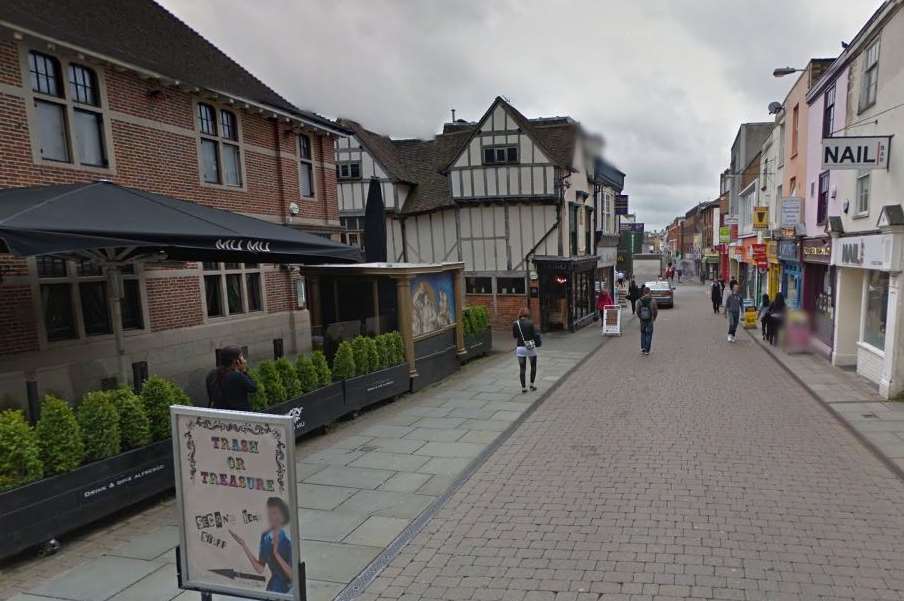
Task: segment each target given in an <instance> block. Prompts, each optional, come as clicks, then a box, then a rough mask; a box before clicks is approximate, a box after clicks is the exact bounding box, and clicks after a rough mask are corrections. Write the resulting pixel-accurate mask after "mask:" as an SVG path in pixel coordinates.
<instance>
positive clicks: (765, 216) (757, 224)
mask: <svg viewBox="0 0 904 601" xmlns="http://www.w3.org/2000/svg"><path fill="white" fill-rule="evenodd" d="M753 229H755V230H768V229H769V207H753Z"/></svg>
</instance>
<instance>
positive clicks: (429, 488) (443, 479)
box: [417, 474, 455, 497]
mask: <svg viewBox="0 0 904 601" xmlns="http://www.w3.org/2000/svg"><path fill="white" fill-rule="evenodd" d="M425 475H427V474H425ZM429 477H430V479H429V480H427V483H426V484H424V485H423V486H421V487H420V488H419V489H417V493H418V494H422V495H433V496H435V497H438V496H440V495H442V494H444V493H445V492H446V491H447V490H449V487H450V486H452V483H453V482H455V476H450V475H448V474H436V475H434V476H429Z"/></svg>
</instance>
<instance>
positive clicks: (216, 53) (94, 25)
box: [0, 0, 335, 128]
mask: <svg viewBox="0 0 904 601" xmlns="http://www.w3.org/2000/svg"><path fill="white" fill-rule="evenodd" d="M0 24H5V25H7V26H9V27H11V28H13V29H21V30H22V31H23V32H24V33H30V34H33V35H35V36H38V37H46V38H49V39H51V40H54V41H57V42H60V43H65V44H70V45H72V46H74V47H76V48H79V49H83V50H85V51H88V52H92V53H97V54H99V55H101V56H103V57H106V58H108V59H111V60H114V61H118V62H121V63H123V64H124V65H128V66H133V67H137V68H140V69H144V70H147V71H150V72H152V73H156V74H159V75H161V76H165V77H170V78H172V79H174V80H178V81H181V82H184V83H190V84H192V85H196V86H199V87H203V88H206V89H209V90H214V91H219V92H222V93H224V94H229V95H233V96H236V97H238V98H243V99H245V100H248V101H250V102H254V103H257V104H260V105H265V106H268V107H272V108H274V109H278V110H280V111H283V112H286V113H290V114H293V115H298V116H302V117H305V118H307V119H309V120H310V121H312V122H313V123H312V124H314V125H323V126H325V127H333V128H335V124H334V123H333V122H332V121H330V120H329V119H327V118H325V117H323V116H321V115H318V114H316V113H313V112H311V111H305V110H302V109H299V108H298V107H296V106H295V105H293V104H292V103H291V102H289V101H288V100H286V99H285V98H283V97H282V96H281V95H280V94H278V93H277V92H275V91H274V90H273V89H271V88H270V87H269V86H267V85H266V84H264V83H263V82H262V81H261V80H259V79H258V78H256V77H255V76H254V75H252V74H251V73H250V72H248V71H247V70H246V69H244V68H243V67H242V66H241V65H239V64H238V63H237V62H235V61H234V60H232V59H231V58H229V57H228V56H227V55H226V54H225V53H223V52H222V51H221V50H220V49H219V48H217V47H216V46H214V45H213V44H212V43H210V42H209V41H207V40H206V39H205V38H204V37H203V36H202V35H201V34H199V33H198V32H196V31H195V30H194V29H192V28H191V27H190V26H189V25H187V24H186V23H185V22H183V21H181V20H179V19H178V18H177V17H176V16H175V15H173V14H172V13H170V12H169V11H167V10H166V9H165V8H163V7H162V6H160V5H159V4H157V3H156V2H154V1H153V0H127V1H125V2H112V1H111V0H4V1H3V4H2V8H0Z"/></svg>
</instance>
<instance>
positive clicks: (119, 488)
mask: <svg viewBox="0 0 904 601" xmlns="http://www.w3.org/2000/svg"><path fill="white" fill-rule="evenodd" d="M190 402H191V401H190V399H189V398H188V396H187V395H186V394H185V393H184V392H183V391H182V390H181V389H180V388H179V387H178V386H176V385H175V384H174V383H172V382H170V381H168V380H164V379H163V378H158V377H152V378H150V379H148V380H147V382H145V384H144V387H143V388H142V393H141V395H140V396H136V395H135V394H134V393H132V392H131V391H129V390H128V389H116V390H106V391H93V392H89V393H86V394H85V395H84V397H83V398H82V400H81V401H80V402H79V403H78V404H77V406H76V408H75V411H73V409H72V408H71V407H70V406H69V403H67V402H66V401H64V400H62V399H60V398H57V397H54V396H50V395H48V396H47V397H46V398H45V399H44V402H43V403H42V405H41V418H40V419H39V420H38V424H37V425H36V427H35V428H32V427H31V426H29V425H28V423H27V422H25V420H24V417H22V414H21V412H18V411H7V412H3V413H0V531H2V532H3V533H4V536H3V537H0V558H2V557H8V556H10V555H13V554H15V553H18V552H21V551H23V550H25V549H27V548H29V547H33V546H36V545H40V544H42V543H46V542H47V541H49V540H51V539H53V538H55V537H58V536H61V535H63V534H65V533H66V532H68V531H70V530H73V529H76V528H80V527H82V526H85V525H87V524H90V523H91V522H93V521H95V520H98V519H102V518H104V517H106V516H109V515H111V514H113V513H115V512H117V511H120V510H121V509H123V508H125V507H128V506H130V505H133V504H135V503H136V502H138V501H141V500H143V499H146V498H148V497H151V496H153V495H156V494H159V493H161V492H163V491H166V490H168V489H170V488H172V487H173V445H172V441H171V440H169V432H170V427H169V424H170V417H169V406H170V405H174V404H190ZM9 466H17V467H15V469H10V467H9ZM42 475H43V476H46V477H45V478H43V479H42V478H41V476H42Z"/></svg>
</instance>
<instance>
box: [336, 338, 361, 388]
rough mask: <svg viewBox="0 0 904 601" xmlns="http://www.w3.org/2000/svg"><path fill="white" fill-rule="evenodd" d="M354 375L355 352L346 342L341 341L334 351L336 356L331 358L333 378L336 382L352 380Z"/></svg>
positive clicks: (355, 371)
mask: <svg viewBox="0 0 904 601" xmlns="http://www.w3.org/2000/svg"><path fill="white" fill-rule="evenodd" d="M356 373H357V370H356V368H355V352H354V350H353V349H352V344H351V343H350V342H348V341H347V340H345V341H342V342H341V343H339V348H338V350H336V356H335V357H333V377H334V378H336V379H337V380H346V379H348V378H354V377H355V374H356Z"/></svg>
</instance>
